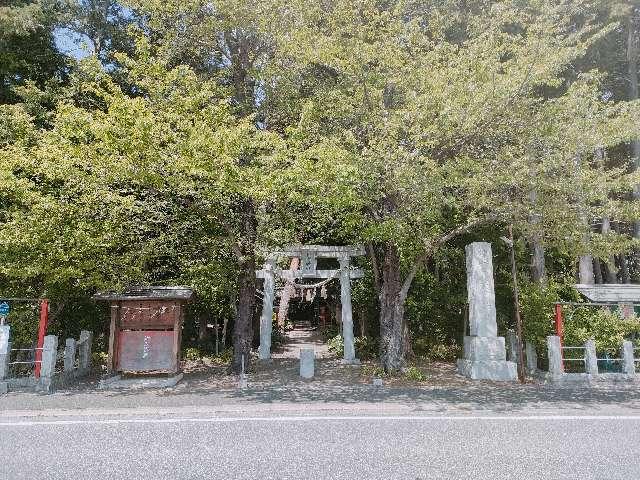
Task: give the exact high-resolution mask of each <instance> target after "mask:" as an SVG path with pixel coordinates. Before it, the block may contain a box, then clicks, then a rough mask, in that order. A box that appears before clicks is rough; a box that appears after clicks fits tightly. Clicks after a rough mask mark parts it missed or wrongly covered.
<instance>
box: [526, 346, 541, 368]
mask: <svg viewBox="0 0 640 480" xmlns="http://www.w3.org/2000/svg"><path fill="white" fill-rule="evenodd" d="M524 348H525V357H526V358H527V372H528V373H530V374H533V373H535V372H536V371H537V370H538V353H537V352H536V346H535V344H534V343H533V342H525V344H524Z"/></svg>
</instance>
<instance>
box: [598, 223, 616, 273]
mask: <svg viewBox="0 0 640 480" xmlns="http://www.w3.org/2000/svg"><path fill="white" fill-rule="evenodd" d="M610 231H611V220H609V217H604V218H603V219H602V235H607V234H608V233H609V232H610ZM603 267H604V268H603V270H604V281H605V282H606V283H618V269H617V268H616V259H615V257H614V256H613V255H609V256H608V257H607V258H606V260H605V262H604V265H603Z"/></svg>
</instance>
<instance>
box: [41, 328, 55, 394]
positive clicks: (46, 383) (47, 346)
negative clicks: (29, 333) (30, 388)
mask: <svg viewBox="0 0 640 480" xmlns="http://www.w3.org/2000/svg"><path fill="white" fill-rule="evenodd" d="M57 355H58V337H57V336H55V335H47V336H46V337H44V345H43V346H42V363H41V367H40V380H39V387H38V389H39V390H40V391H42V392H45V393H50V392H51V390H52V382H53V376H54V375H55V371H56V357H57Z"/></svg>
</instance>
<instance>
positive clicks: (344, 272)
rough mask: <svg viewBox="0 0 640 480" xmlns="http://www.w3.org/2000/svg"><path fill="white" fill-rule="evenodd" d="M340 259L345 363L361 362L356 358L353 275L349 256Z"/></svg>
mask: <svg viewBox="0 0 640 480" xmlns="http://www.w3.org/2000/svg"><path fill="white" fill-rule="evenodd" d="M338 260H339V261H340V303H341V304H342V338H343V340H344V358H343V360H342V362H343V363H346V364H353V363H355V364H357V363H360V362H359V361H358V359H357V358H356V348H355V341H354V338H353V314H352V312H351V275H350V273H349V257H348V256H346V255H343V256H341V257H340V258H339V259H338Z"/></svg>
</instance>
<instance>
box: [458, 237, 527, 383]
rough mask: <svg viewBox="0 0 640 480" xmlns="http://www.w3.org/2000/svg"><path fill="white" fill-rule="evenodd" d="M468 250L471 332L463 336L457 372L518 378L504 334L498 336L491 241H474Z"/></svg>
mask: <svg viewBox="0 0 640 480" xmlns="http://www.w3.org/2000/svg"><path fill="white" fill-rule="evenodd" d="M465 251H466V257H467V296H468V300H469V330H470V333H471V335H469V336H465V337H464V358H461V359H459V360H458V371H459V373H460V374H462V375H464V376H465V377H469V378H472V379H474V380H503V381H515V380H516V379H517V378H518V374H517V367H516V364H515V363H514V362H508V361H507V352H506V348H505V341H504V337H498V325H497V323H496V301H495V292H494V286H493V262H492V260H491V244H489V243H486V242H474V243H471V244H469V245H467V247H466V248H465Z"/></svg>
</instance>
